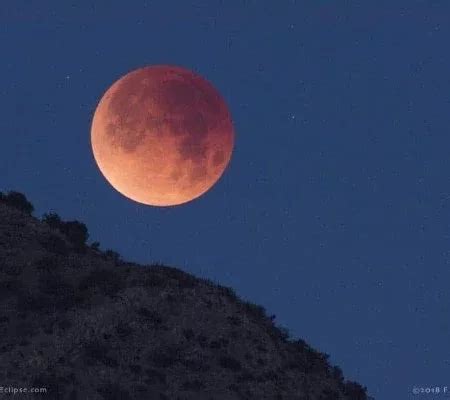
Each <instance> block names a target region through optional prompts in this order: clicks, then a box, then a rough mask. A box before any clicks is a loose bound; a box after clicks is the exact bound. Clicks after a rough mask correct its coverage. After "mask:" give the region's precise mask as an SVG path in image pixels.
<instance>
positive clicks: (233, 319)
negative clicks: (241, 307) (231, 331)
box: [227, 315, 242, 326]
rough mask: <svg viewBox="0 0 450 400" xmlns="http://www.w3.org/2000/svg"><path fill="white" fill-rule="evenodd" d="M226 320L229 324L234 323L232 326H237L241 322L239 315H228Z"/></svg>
mask: <svg viewBox="0 0 450 400" xmlns="http://www.w3.org/2000/svg"><path fill="white" fill-rule="evenodd" d="M227 320H228V321H229V322H230V324H231V325H234V326H239V325H241V323H242V321H241V319H240V318H239V317H237V316H236V315H229V316H228V317H227Z"/></svg>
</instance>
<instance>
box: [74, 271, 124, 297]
mask: <svg viewBox="0 0 450 400" xmlns="http://www.w3.org/2000/svg"><path fill="white" fill-rule="evenodd" d="M123 285H124V282H123V280H122V277H121V276H120V275H119V274H118V273H117V272H114V270H107V269H96V270H93V271H91V272H90V273H89V274H88V275H86V276H85V277H84V278H83V279H82V280H81V281H80V284H79V285H78V288H79V289H80V290H81V291H86V290H91V289H94V290H95V289H97V290H99V291H100V292H102V293H103V294H106V295H108V296H113V295H115V294H116V293H117V292H118V291H119V290H120V289H121V288H122V286H123Z"/></svg>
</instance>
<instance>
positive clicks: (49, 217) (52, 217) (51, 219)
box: [42, 213, 63, 229]
mask: <svg viewBox="0 0 450 400" xmlns="http://www.w3.org/2000/svg"><path fill="white" fill-rule="evenodd" d="M42 222H45V223H46V224H47V225H49V226H50V227H52V228H55V229H61V226H62V224H63V221H62V220H61V218H60V216H59V215H58V214H56V213H48V214H44V215H43V217H42Z"/></svg>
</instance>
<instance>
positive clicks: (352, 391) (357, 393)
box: [343, 381, 367, 400]
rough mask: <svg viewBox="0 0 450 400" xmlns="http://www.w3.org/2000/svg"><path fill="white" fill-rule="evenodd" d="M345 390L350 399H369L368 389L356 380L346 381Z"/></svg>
mask: <svg viewBox="0 0 450 400" xmlns="http://www.w3.org/2000/svg"><path fill="white" fill-rule="evenodd" d="M343 392H344V394H345V395H346V396H347V398H348V399H349V400H366V399H367V389H366V388H365V387H362V386H361V385H360V384H359V383H356V382H352V381H346V382H345V383H344V388H343Z"/></svg>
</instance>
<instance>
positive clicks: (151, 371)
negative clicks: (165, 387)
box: [145, 368, 167, 385]
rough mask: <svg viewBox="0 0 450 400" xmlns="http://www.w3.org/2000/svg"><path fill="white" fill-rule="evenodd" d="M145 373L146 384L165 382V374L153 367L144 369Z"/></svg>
mask: <svg viewBox="0 0 450 400" xmlns="http://www.w3.org/2000/svg"><path fill="white" fill-rule="evenodd" d="M145 375H146V377H147V379H146V380H145V383H146V384H147V385H153V384H155V383H156V384H158V383H166V379H167V378H166V374H165V373H164V372H162V371H158V370H157V369H155V368H147V369H146V370H145Z"/></svg>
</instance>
